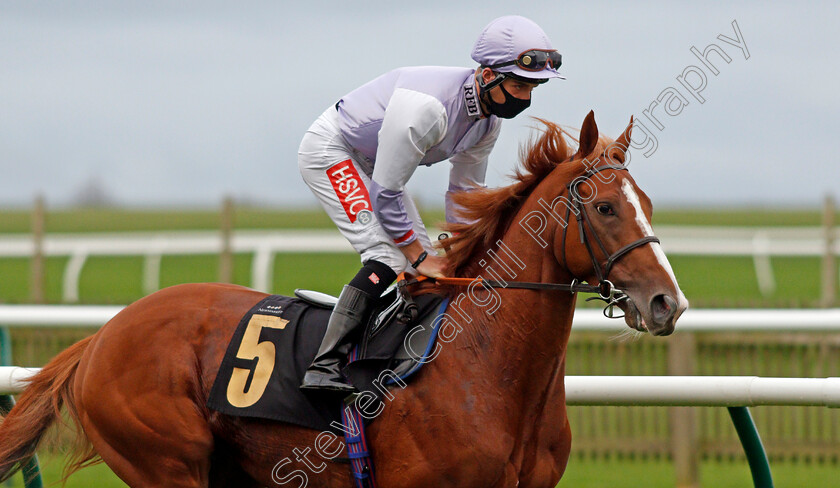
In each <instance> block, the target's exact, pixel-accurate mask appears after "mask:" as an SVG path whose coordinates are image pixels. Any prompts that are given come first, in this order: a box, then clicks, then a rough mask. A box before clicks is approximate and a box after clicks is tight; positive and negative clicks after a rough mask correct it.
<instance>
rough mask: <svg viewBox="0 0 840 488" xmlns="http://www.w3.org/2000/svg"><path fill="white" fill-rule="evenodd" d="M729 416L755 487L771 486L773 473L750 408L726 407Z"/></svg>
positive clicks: (767, 487)
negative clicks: (742, 448)
mask: <svg viewBox="0 0 840 488" xmlns="http://www.w3.org/2000/svg"><path fill="white" fill-rule="evenodd" d="M727 410H729V417H730V418H732V425H734V426H735V431H736V432H737V433H738V439H740V440H741V445H742V446H743V447H744V454H746V455H747V463H749V465H750V472H751V473H752V477H753V485H754V486H755V488H773V475H772V474H771V473H770V462H769V461H767V454H766V453H765V452H764V445H763V444H761V437H759V435H758V429H756V428H755V422H753V419H752V415H750V409H749V408H747V407H727Z"/></svg>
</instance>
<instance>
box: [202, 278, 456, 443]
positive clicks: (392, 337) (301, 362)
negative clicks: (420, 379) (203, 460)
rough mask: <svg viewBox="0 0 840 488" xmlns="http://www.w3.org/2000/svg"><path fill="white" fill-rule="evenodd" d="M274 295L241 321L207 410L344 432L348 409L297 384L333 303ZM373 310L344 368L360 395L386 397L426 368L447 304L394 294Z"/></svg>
mask: <svg viewBox="0 0 840 488" xmlns="http://www.w3.org/2000/svg"><path fill="white" fill-rule="evenodd" d="M295 295H296V297H286V296H281V295H270V296H267V297H265V298H264V299H262V300H260V302H259V303H256V304H255V305H254V306H253V307H252V308H251V309H250V310H249V311H248V313H247V314H245V316H243V317H242V319H241V320H240V321H239V324H238V325H237V326H236V330H235V332H234V333H233V336H232V338H231V341H230V343H229V345H228V348H227V351H226V353H225V356H224V359H223V360H222V363H221V366H220V367H219V373H218V375H217V377H216V380H215V381H214V383H213V387H212V389H211V391H210V398H209V399H208V401H207V406H208V408H210V409H212V410H216V411H218V412H221V413H224V414H227V415H233V416H241V417H255V418H263V419H270V420H279V421H282V422H289V423H292V424H295V425H300V426H302V427H308V428H311V429H318V430H322V431H332V432H334V433H337V434H338V433H341V432H340V429H339V428H338V426H340V425H341V408H342V407H343V405H342V403H341V402H340V401H338V400H337V397H336V396H335V395H311V394H310V395H306V394H304V393H303V392H301V391H300V389H299V388H298V386H299V385H300V381H301V379H302V378H303V375H304V373H305V372H306V368H307V367H308V366H309V364H310V363H311V362H312V359H313V358H314V357H315V354H316V352H317V350H318V347H319V346H320V343H321V339H322V338H323V336H324V333H325V332H326V327H327V322H328V320H329V316H330V312H331V309H332V306H333V305H334V303H335V298H334V297H330V296H329V295H324V294H321V293H317V292H310V291H305V290H298V291H296V292H295ZM383 303H385V304H386V305H385V306H383V307H380V308H379V309H377V310H374V311H373V313H372V314H371V318H370V320H369V321H368V323H367V325H366V327H365V328H364V333H363V334H362V336H361V337H360V338H359V340H358V349H357V351H356V355H355V356H356V359H354V360H353V361H351V362H350V363H349V364H348V365H347V366H346V367H345V369H344V373H345V375H346V376H347V378H348V380H349V381H350V382H352V383H353V385H354V386H355V387H356V388H357V389H358V390H359V391H361V392H370V393H372V394H374V395H375V396H376V397H377V398H379V399H381V398H382V396H383V395H384V394H385V392H386V391H387V390H386V388H387V387H388V386H391V385H393V384H394V383H395V382H399V383H400V386H404V385H405V380H406V378H408V377H409V376H410V375H412V374H414V373H415V372H416V371H417V370H418V369H419V368H420V366H422V364H423V363H424V362H427V357H428V354H429V352H430V351H431V350H432V347H433V345H434V341H435V338H436V335H437V329H438V328H439V326H440V322H441V320H440V316H441V315H442V312H443V310H444V309H445V308H446V305H447V303H448V300H446V299H445V298H444V297H442V296H439V295H433V294H426V295H419V296H417V297H411V296H409V295H408V294H407V293H405V292H402V291H401V290H400V289H399V288H393V289H391V290H390V291H389V292H387V293H386V295H384V297H383Z"/></svg>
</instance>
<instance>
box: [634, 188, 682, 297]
mask: <svg viewBox="0 0 840 488" xmlns="http://www.w3.org/2000/svg"><path fill="white" fill-rule="evenodd" d="M621 191H622V193H624V196H625V197H627V202H628V203H629V204H630V206H631V207H633V210H635V211H636V223H637V224H639V228H640V229H642V233H643V234H644V235H645V236H646V237H647V236H652V235H653V227H651V226H650V222H648V220H647V217H646V216H645V212H644V210H642V202H641V201H639V195H637V194H636V190H635V189H634V188H633V184H632V183H630V180H628V179H626V178H625V179H624V181H622V182H621ZM650 245H651V247H652V248H653V255H654V256H656V260H657V261H659V265H660V266H662V267H663V268H664V269H665V271H667V272H668V276H670V277H671V281H672V282H673V283H674V289H675V290H677V293H678V294H679V297H678V298H677V300H678V302H679V303H678V304H677V305H678V306H680V307H683V306H688V300H686V298H685V295H683V292H682V290H681V289H680V285H678V284H677V277H676V276H674V270H673V269H672V268H671V263H670V262H668V258H667V257H666V256H665V252H664V251H663V250H662V246H660V245H659V243H658V242H651V243H650Z"/></svg>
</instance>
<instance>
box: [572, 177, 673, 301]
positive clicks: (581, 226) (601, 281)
mask: <svg viewBox="0 0 840 488" xmlns="http://www.w3.org/2000/svg"><path fill="white" fill-rule="evenodd" d="M610 169H612V170H619V171H627V167H626V166H625V165H623V164H605V165H602V166H597V167H592V168H589V169H588V170H587V171H586V173H584V174H583V175H582V176H579V177H577V178H575V179H574V180H572V182H571V183H569V184H568V185H567V187H566V189H567V191H568V192H569V200H571V201H572V202H573V204H574V210H575V218H576V220H577V224H578V234H580V241H581V243H582V244H583V245H584V246H585V247H586V252H587V253H589V258H590V259H591V260H592V267H593V269H594V270H595V277H596V278H598V288H599V291H598V295H599V298H600V299H601V300H604V301H607V306H608V308H610V309H612V307H611V305H615V304H617V303H618V302H620V301H622V300H626V299H627V298H628V297H627V295H626V294H625V293H624V292H622V291H621V290H617V289H616V288H615V286H614V285H613V284H612V282H611V281H610V280H609V276H610V271H611V270H612V267H613V265H614V264H615V263H616V262H618V260H619V259H621V258H622V257H624V256H626V255H627V254H628V253H629V252H630V251H632V250H633V249H636V248H637V247H640V246H644V245H645V244H648V243H651V242H655V243H659V238H658V237H656V236H645V237H642V238H641V239H638V240H635V241H633V242H631V243H630V244H627V245H625V246H622V247H621V248H619V249H618V250H617V251H615V252H614V253H612V254H610V253H609V251H607V248H606V247H605V246H604V243H603V242H602V241H601V238H600V237H598V233H597V232H595V228H594V227H593V226H592V221H591V219H590V218H589V214H588V213H587V212H586V207H585V206H584V201H583V199H582V198H581V196H580V192H579V191H578V187H579V186H580V185H581V184H582V183H583V182H585V181H587V180H589V179H591V178H592V177H593V176H595V175H596V174H598V173H600V172H602V171H606V170H610ZM571 213H572V208H571V207H569V206H566V216H565V218H564V219H563V220H564V221H565V222H566V225H564V226H563V237H562V242H561V251H560V252H561V254H562V259H563V265H564V266H566V270H567V271H568V272H569V274H571V275H572V277H573V278H574V281H580V280H579V279H578V278H577V277H576V276H575V274H574V273H573V272H572V270H570V269H569V266H568V264H567V263H568V262H567V261H566V234H567V231H568V228H569V219H570V217H571ZM587 229H588V230H589V233H587ZM590 233H591V235H592V239H593V240H594V241H595V244H597V245H598V248H599V249H600V251H601V253H602V254H603V255H604V256H606V257H607V261H606V263H605V264H604V266H603V267H602V266H601V263H600V261H599V260H598V258H597V257H596V256H595V251H594V250H593V248H592V243H591V242H590V239H589V237H588V236H589V234H590ZM619 296H620V297H619ZM599 298H592V299H599ZM592 299H587V301H589V300H592ZM605 314H606V310H605Z"/></svg>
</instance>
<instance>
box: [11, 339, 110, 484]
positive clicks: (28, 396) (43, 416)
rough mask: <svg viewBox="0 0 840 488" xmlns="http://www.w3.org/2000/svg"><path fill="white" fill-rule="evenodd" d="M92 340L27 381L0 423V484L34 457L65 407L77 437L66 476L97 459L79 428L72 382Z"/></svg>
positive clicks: (71, 349) (68, 350)
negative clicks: (14, 403) (15, 403)
mask: <svg viewBox="0 0 840 488" xmlns="http://www.w3.org/2000/svg"><path fill="white" fill-rule="evenodd" d="M91 339H93V336H91V337H88V338H86V339H83V340H81V341H79V342H77V343H76V344H73V345H72V346H70V347H69V348H68V349H66V350H64V351H63V352H62V353H61V354H59V355H58V356H56V357H55V358H54V359H53V360H52V361H50V362H49V363H47V365H46V366H44V368H43V369H42V370H41V371H40V372H39V373H38V374H36V375H35V376H33V377H32V378H31V379H29V380H27V382H28V383H29V384H28V386H27V387H26V389H25V390H24V391H23V393H22V394H21V395H20V398H19V400H18V403H17V405H15V407H14V408H13V409H12V411H11V412H9V414H8V415H7V416H6V418H5V419H3V422H2V423H0V482H2V481H5V480H6V479H8V478H9V477H10V476H12V475H13V474H14V473H15V472H17V471H18V470H19V469H20V468H21V467H22V463H24V462H25V461H26V460H27V459H29V458H30V457H31V456H32V455H33V454H35V449H36V448H37V447H38V443H39V442H40V441H41V438H42V437H43V436H44V433H45V432H46V431H47V429H48V428H49V427H50V426H51V425H52V424H53V423H55V422H56V420H58V419H60V417H61V407H62V406H66V407H67V410H68V412H69V414H70V419H71V422H72V423H73V425H74V426H75V427H76V431H77V432H76V433H77V434H78V435H77V436H76V438H75V443H74V446H73V451H72V458H71V463H70V465H68V467H67V470H66V471H65V473H66V476H69V475H70V474H71V473H73V472H74V471H76V470H77V469H79V468H81V467H83V466H85V465H86V464H87V463H88V461H90V460H92V459H93V458H95V457H96V453H95V452H94V451H93V447H92V446H91V444H90V442H89V441H88V439H87V437H85V436H84V433H83V432H82V429H81V428H80V427H81V426H80V424H79V418H78V414H77V412H76V408H75V404H74V398H73V378H75V376H76V369H77V368H78V367H79V361H81V358H82V354H83V353H84V352H85V349H86V348H87V346H88V344H89V343H90V341H91ZM66 476H65V477H66Z"/></svg>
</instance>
